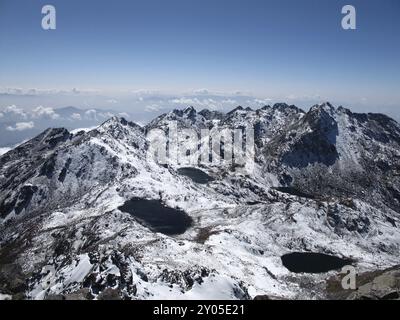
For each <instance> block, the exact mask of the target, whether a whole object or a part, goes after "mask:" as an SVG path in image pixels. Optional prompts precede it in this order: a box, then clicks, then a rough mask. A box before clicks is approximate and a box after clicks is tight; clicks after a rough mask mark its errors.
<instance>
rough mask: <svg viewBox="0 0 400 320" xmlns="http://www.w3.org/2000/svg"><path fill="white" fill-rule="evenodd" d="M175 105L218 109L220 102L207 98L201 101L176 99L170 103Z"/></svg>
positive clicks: (197, 99) (185, 98)
mask: <svg viewBox="0 0 400 320" xmlns="http://www.w3.org/2000/svg"><path fill="white" fill-rule="evenodd" d="M170 102H171V103H174V104H180V105H185V106H194V107H197V108H208V109H214V110H215V109H218V102H217V101H215V100H214V99H211V98H207V99H199V98H187V97H181V98H175V99H172V100H171V101H170Z"/></svg>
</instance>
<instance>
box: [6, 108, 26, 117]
mask: <svg viewBox="0 0 400 320" xmlns="http://www.w3.org/2000/svg"><path fill="white" fill-rule="evenodd" d="M3 113H13V114H14V115H17V116H21V117H23V118H26V113H25V111H24V110H23V109H22V108H19V107H17V106H16V105H12V106H8V107H6V108H5V109H4V110H3Z"/></svg>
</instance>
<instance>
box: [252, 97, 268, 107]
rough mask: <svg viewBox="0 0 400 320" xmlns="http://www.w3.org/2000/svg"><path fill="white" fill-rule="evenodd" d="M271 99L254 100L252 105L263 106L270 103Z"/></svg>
mask: <svg viewBox="0 0 400 320" xmlns="http://www.w3.org/2000/svg"><path fill="white" fill-rule="evenodd" d="M271 101H272V99H269V98H265V99H254V103H256V104H261V105H263V106H265V105H267V104H268V103H271Z"/></svg>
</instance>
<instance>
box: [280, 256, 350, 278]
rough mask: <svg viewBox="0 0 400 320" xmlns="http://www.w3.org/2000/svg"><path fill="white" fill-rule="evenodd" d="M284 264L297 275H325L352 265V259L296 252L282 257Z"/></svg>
mask: <svg viewBox="0 0 400 320" xmlns="http://www.w3.org/2000/svg"><path fill="white" fill-rule="evenodd" d="M281 259H282V264H283V265H284V266H285V267H286V269H288V270H289V271H291V272H295V273H303V272H304V273H324V272H328V271H331V270H338V269H341V268H343V267H344V266H346V265H351V264H352V263H353V261H352V260H351V259H342V258H339V257H335V256H331V255H328V254H323V253H313V252H294V253H289V254H285V255H283V256H282V257H281Z"/></svg>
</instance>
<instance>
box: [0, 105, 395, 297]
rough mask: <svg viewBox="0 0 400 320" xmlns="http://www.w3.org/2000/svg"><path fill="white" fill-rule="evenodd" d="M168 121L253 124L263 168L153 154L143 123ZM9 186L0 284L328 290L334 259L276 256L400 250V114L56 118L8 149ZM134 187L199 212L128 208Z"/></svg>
mask: <svg viewBox="0 0 400 320" xmlns="http://www.w3.org/2000/svg"><path fill="white" fill-rule="evenodd" d="M169 121H176V122H177V123H178V125H179V126H180V127H183V128H193V129H195V130H196V131H197V132H198V131H199V130H201V129H203V128H210V129H212V128H215V127H228V128H232V129H235V128H242V127H244V126H251V127H253V128H254V130H255V144H256V149H255V150H256V155H255V160H256V165H255V169H254V171H253V172H252V173H251V174H248V175H243V174H242V173H241V172H239V171H236V170H235V169H234V168H221V169H220V170H219V169H218V167H207V166H199V167H196V168H194V169H197V170H202V172H203V174H205V175H206V176H208V177H209V178H210V179H208V180H206V183H203V182H202V183H199V182H195V181H196V179H194V178H193V177H190V176H188V175H187V174H182V172H183V171H180V169H182V168H180V167H179V166H173V165H169V166H166V165H160V164H158V163H156V162H155V161H153V160H152V159H149V158H148V157H147V150H148V146H149V141H148V139H147V137H146V133H147V132H148V131H150V130H151V129H154V128H159V129H162V130H167V127H168V123H169ZM0 190H1V194H0V218H1V227H0V293H2V294H10V295H14V297H25V298H31V299H49V298H57V297H58V298H61V297H64V298H65V297H67V298H68V297H69V298H71V297H72V298H74V297H75V298H88V299H92V298H97V299H102V298H113V297H114V298H115V297H118V298H126V299H152V298H167V299H173V298H182V299H187V298H228V299H249V298H254V297H255V296H257V295H271V296H276V297H282V298H299V297H302V298H326V297H327V295H326V290H325V285H326V283H325V279H327V278H328V277H329V276H332V275H334V274H336V273H337V271H330V272H329V273H328V274H326V273H321V274H307V273H299V274H298V273H293V272H290V271H289V270H288V269H286V268H285V267H284V266H283V265H282V261H281V256H282V255H283V254H286V253H290V252H296V251H299V252H319V253H325V254H332V255H336V256H338V257H343V258H349V259H352V260H353V261H354V264H355V266H356V267H357V268H358V270H360V271H366V270H375V269H378V268H386V267H391V266H394V265H396V264H399V258H398V252H399V248H400V230H399V228H398V226H399V225H400V126H399V124H398V123H396V122H395V121H394V120H392V119H390V118H388V117H386V116H384V115H378V114H355V113H352V112H351V111H350V110H348V109H345V108H342V107H339V108H337V109H336V108H334V107H333V106H332V105H331V104H329V103H324V104H321V105H316V106H313V107H312V108H311V109H310V110H309V111H308V112H304V111H303V110H301V109H299V108H297V107H295V106H289V105H286V104H276V105H274V106H266V107H263V108H261V109H258V110H252V109H250V108H247V109H244V108H242V107H238V108H236V109H235V110H233V111H231V112H229V113H227V114H224V113H221V112H216V111H209V110H202V111H200V112H197V111H196V110H195V109H194V108H193V107H189V108H186V109H184V110H174V111H171V112H169V113H167V114H164V115H162V116H160V117H158V118H156V119H155V120H153V121H152V122H151V123H150V124H149V125H147V126H146V127H140V126H138V125H136V124H134V123H132V122H128V121H126V120H124V119H123V118H118V117H113V118H111V119H110V120H108V121H106V122H105V123H103V124H102V125H101V126H99V127H98V128H96V129H94V130H91V131H89V132H79V133H77V134H71V133H69V132H68V131H67V130H65V129H48V130H46V131H45V132H43V133H42V134H41V135H39V136H37V137H36V138H34V139H32V140H30V141H28V142H26V143H25V144H22V145H21V146H19V147H17V148H16V149H13V150H11V151H9V152H8V153H6V154H5V155H3V156H1V157H0ZM131 199H148V200H156V201H158V202H159V203H160V204H162V205H163V206H165V207H168V208H174V209H179V210H181V211H183V212H185V213H186V214H187V215H188V216H189V217H190V219H191V221H192V222H191V225H190V227H189V228H188V229H187V230H186V231H185V232H184V233H181V234H176V235H166V234H163V233H162V232H156V231H155V230H154V229H153V228H152V226H151V225H149V224H148V223H145V221H143V220H141V219H138V218H136V217H135V216H134V215H133V214H130V213H129V212H124V211H122V209H121V208H122V206H123V205H124V204H125V203H126V202H127V201H129V200H131ZM135 210H138V209H135V208H134V209H133V211H135ZM149 214H150V213H149Z"/></svg>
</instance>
